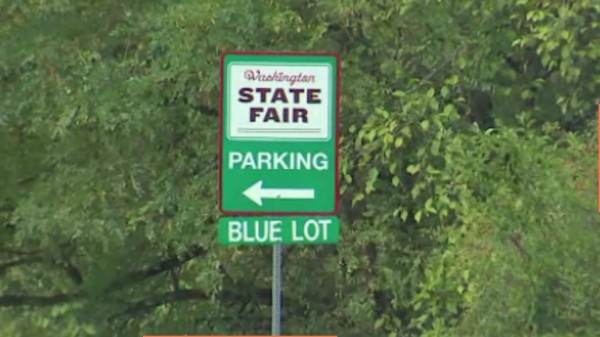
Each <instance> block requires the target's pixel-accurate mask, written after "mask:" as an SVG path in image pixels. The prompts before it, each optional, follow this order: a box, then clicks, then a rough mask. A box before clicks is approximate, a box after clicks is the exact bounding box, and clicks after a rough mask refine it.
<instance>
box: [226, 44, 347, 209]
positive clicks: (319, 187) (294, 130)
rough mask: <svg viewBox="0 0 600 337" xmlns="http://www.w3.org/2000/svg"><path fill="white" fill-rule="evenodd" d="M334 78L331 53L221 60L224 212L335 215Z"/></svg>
mask: <svg viewBox="0 0 600 337" xmlns="http://www.w3.org/2000/svg"><path fill="white" fill-rule="evenodd" d="M339 76H340V74H339V62H338V57H337V56H336V55H335V54H331V53H320V54H306V53H305V54H292V53H246V52H236V53H226V54H224V55H223V57H222V61H221V107H220V123H219V130H220V136H219V137H220V139H219V144H220V148H219V155H220V156H219V164H220V165H219V186H220V188H219V206H220V208H221V210H222V212H223V213H225V214H226V215H284V214H296V215H300V214H312V215H331V214H335V213H336V212H337V208H338V184H339V183H338V158H337V144H338V132H337V124H338V118H337V117H338V108H339V107H338V105H339V101H338V99H339V88H338V86H339V83H338V78H339Z"/></svg>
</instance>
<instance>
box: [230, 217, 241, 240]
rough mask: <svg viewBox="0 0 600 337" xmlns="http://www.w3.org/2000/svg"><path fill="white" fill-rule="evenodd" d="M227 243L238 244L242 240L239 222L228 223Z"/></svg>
mask: <svg viewBox="0 0 600 337" xmlns="http://www.w3.org/2000/svg"><path fill="white" fill-rule="evenodd" d="M228 234H229V241H230V242H238V241H240V239H241V238H242V224H241V223H240V222H239V221H230V222H229V233H228Z"/></svg>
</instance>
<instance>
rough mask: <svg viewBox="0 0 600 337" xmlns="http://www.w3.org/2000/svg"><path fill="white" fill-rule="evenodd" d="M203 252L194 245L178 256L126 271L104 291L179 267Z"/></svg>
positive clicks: (117, 288)
mask: <svg viewBox="0 0 600 337" xmlns="http://www.w3.org/2000/svg"><path fill="white" fill-rule="evenodd" d="M204 254H206V249H205V248H203V247H200V246H198V245H194V246H192V247H190V248H189V249H188V250H187V251H186V252H184V253H183V254H181V255H179V256H175V257H171V258H168V259H166V260H162V261H160V262H158V263H154V264H151V265H148V266H146V267H144V268H142V269H140V270H136V271H133V272H129V273H127V274H126V275H125V276H124V277H123V278H121V279H117V280H115V281H114V282H112V283H111V284H109V285H108V287H107V288H106V292H111V291H115V290H119V289H122V288H124V287H126V286H128V285H130V284H132V283H136V282H140V281H143V280H145V279H147V278H150V277H152V276H155V275H158V274H160V273H162V272H165V271H168V270H171V269H173V268H176V267H179V266H181V265H183V264H185V263H186V262H188V261H190V260H192V259H194V258H196V257H198V256H200V255H204Z"/></svg>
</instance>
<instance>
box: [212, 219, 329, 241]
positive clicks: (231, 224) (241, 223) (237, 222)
mask: <svg viewBox="0 0 600 337" xmlns="http://www.w3.org/2000/svg"><path fill="white" fill-rule="evenodd" d="M339 237H340V222H339V220H338V218H336V217H309V216H285V217H272V216H268V217H226V218H221V219H219V242H221V243H222V244H225V245H234V244H245V245H271V244H277V243H279V244H333V243H337V242H338V241H339Z"/></svg>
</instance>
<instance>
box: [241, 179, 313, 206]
mask: <svg viewBox="0 0 600 337" xmlns="http://www.w3.org/2000/svg"><path fill="white" fill-rule="evenodd" d="M262 183H263V182H262V180H259V181H257V182H256V183H254V184H252V186H250V187H248V188H247V189H246V190H245V191H244V195H245V196H246V197H248V199H250V200H252V201H254V202H255V203H256V204H257V205H258V206H262V200H263V199H314V198H315V190H314V189H312V188H263V187H262Z"/></svg>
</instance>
